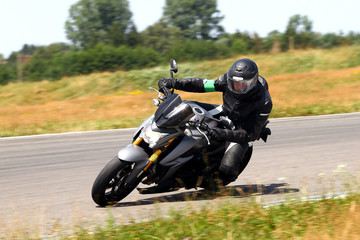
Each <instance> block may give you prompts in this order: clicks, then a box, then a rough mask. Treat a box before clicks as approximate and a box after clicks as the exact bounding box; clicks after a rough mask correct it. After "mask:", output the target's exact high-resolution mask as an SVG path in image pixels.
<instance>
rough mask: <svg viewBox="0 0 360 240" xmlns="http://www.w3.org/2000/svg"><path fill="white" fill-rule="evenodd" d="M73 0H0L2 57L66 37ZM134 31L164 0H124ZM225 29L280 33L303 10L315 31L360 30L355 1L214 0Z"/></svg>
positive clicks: (155, 16)
mask: <svg viewBox="0 0 360 240" xmlns="http://www.w3.org/2000/svg"><path fill="white" fill-rule="evenodd" d="M76 2H78V0H31V1H30V0H0V29H1V31H0V33H1V35H0V54H2V55H3V56H5V57H8V56H9V54H10V53H11V52H12V51H18V50H20V49H21V48H22V46H23V45H24V44H34V45H49V44H51V43H55V42H69V40H67V38H66V34H65V29H64V24H65V21H66V19H67V17H68V16H69V8H70V6H71V5H72V4H74V3H76ZM129 2H130V10H131V11H132V13H133V20H134V22H135V24H136V26H137V29H138V31H142V30H144V29H145V28H146V27H147V26H149V25H151V24H153V23H155V22H156V21H157V20H159V18H160V17H161V15H162V11H163V7H164V5H165V0H129ZM217 2H218V9H219V10H220V12H221V13H222V14H223V15H224V16H225V18H224V20H223V21H222V22H221V25H222V26H224V27H225V30H226V32H229V33H233V32H235V31H236V30H240V31H248V32H250V33H253V32H257V33H258V34H259V35H260V36H262V37H265V36H266V35H267V34H268V33H269V32H271V31H272V30H278V31H280V32H284V31H285V28H286V25H287V22H288V20H289V18H290V17H291V16H293V15H295V14H300V15H306V16H308V17H309V19H310V20H312V21H313V30H314V31H315V32H321V33H329V32H333V33H339V32H340V31H342V32H344V33H345V34H347V33H348V32H349V31H355V32H360V14H359V13H358V12H359V9H360V1H359V0H342V1H338V0H301V1H299V0H271V1H270V0H251V1H249V0H246V1H245V0H218V1H217Z"/></svg>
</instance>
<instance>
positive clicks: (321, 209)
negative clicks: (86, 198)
mask: <svg viewBox="0 0 360 240" xmlns="http://www.w3.org/2000/svg"><path fill="white" fill-rule="evenodd" d="M359 221H360V194H359V193H353V194H351V195H349V196H347V197H343V198H341V197H338V198H330V199H326V198H323V199H322V200H319V201H313V202H309V201H307V202H303V201H299V200H293V201H287V202H285V203H281V204H277V205H272V206H267V205H264V204H259V203H257V202H256V201H248V200H244V201H233V200H229V201H227V202H226V204H222V205H221V206H218V207H216V208H209V207H204V208H202V209H200V210H196V211H188V212H187V213H184V212H179V211H171V212H170V216H169V217H168V218H158V219H154V220H152V221H149V222H142V223H132V224H128V225H116V223H115V222H116V221H115V219H114V218H113V217H112V216H111V215H110V216H109V218H108V220H107V222H106V224H105V225H104V226H98V227H95V228H91V229H88V228H84V227H82V226H77V227H75V230H74V233H72V234H71V235H67V236H65V235H61V234H59V235H58V236H57V237H58V238H60V239H77V240H81V239H169V240H170V239H187V240H190V239H191V240H193V239H229V240H230V239H358V237H359V236H360V228H359V227H358V223H359Z"/></svg>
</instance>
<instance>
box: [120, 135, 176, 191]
mask: <svg viewBox="0 0 360 240" xmlns="http://www.w3.org/2000/svg"><path fill="white" fill-rule="evenodd" d="M174 140H175V138H172V139H170V140H169V141H168V143H167V144H166V145H165V146H164V148H165V149H166V148H168V147H169V145H170V144H171V143H172V142H173V141H174ZM143 141H144V139H143V138H137V139H136V140H135V141H134V142H133V143H132V144H129V145H128V146H127V147H125V148H123V149H121V150H120V151H119V153H118V157H119V159H121V160H123V161H126V162H131V163H135V166H134V168H133V170H132V171H131V173H130V175H129V176H128V177H127V178H126V180H125V182H126V184H130V185H132V184H137V183H138V180H139V179H143V178H144V177H145V176H146V175H148V174H149V172H148V169H149V168H150V166H151V165H152V164H153V163H154V162H155V161H156V160H157V159H158V157H159V156H160V155H161V154H162V153H163V150H164V149H163V150H161V149H157V150H156V151H155V152H154V153H153V154H152V155H151V156H150V157H148V156H149V155H147V154H146V153H145V151H144V149H143V148H142V147H141V146H140V144H141V143H142V142H143Z"/></svg>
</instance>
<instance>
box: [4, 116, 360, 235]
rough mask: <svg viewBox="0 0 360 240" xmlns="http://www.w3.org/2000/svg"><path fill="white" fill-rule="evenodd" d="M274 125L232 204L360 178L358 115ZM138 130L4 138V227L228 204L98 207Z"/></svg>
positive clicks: (155, 198) (193, 194)
mask: <svg viewBox="0 0 360 240" xmlns="http://www.w3.org/2000/svg"><path fill="white" fill-rule="evenodd" d="M269 127H270V128H271V130H272V133H273V134H272V135H271V136H270V137H269V141H268V143H267V144H264V143H263V142H256V143H255V146H254V154H253V157H252V159H251V161H250V163H249V165H248V167H247V168H246V169H245V171H244V172H243V173H242V174H241V175H240V177H239V178H238V179H237V181H236V182H235V183H233V184H232V186H233V188H234V189H237V190H236V191H234V193H233V196H232V197H230V198H231V199H233V200H234V199H236V200H242V201H243V200H244V199H245V200H246V199H249V197H247V196H244V193H245V194H246V193H250V192H252V193H258V195H259V196H261V198H262V199H263V200H264V199H265V200H266V201H267V200H268V201H270V199H276V198H279V197H281V198H282V199H284V196H285V195H286V196H301V197H306V196H313V195H318V194H323V193H327V192H329V191H334V192H341V191H344V188H343V183H344V182H345V181H346V182H345V183H349V182H350V183H351V182H352V181H354V180H353V179H352V178H350V177H351V176H353V175H356V174H357V176H359V172H360V161H359V160H360V159H359V156H360V113H353V114H341V115H340V114H339V115H328V116H317V117H299V118H283V119H271V122H270V124H269ZM133 132H134V129H124V130H108V131H95V132H82V133H68V134H49V135H39V136H25V137H13V138H0V193H1V194H0V214H1V217H0V225H3V226H9V224H10V225H11V224H14V223H17V222H19V221H20V222H21V221H22V222H24V221H25V222H27V223H29V224H30V225H31V224H38V225H41V226H42V228H44V229H43V231H46V229H45V228H46V227H47V226H50V225H51V224H53V223H54V222H60V224H62V225H64V226H65V225H66V224H70V225H71V224H79V223H81V224H83V223H89V224H92V223H95V224H103V223H104V222H103V221H104V219H106V218H107V216H108V214H109V211H110V213H111V214H112V215H113V216H114V217H115V218H116V221H117V222H118V223H120V224H121V223H126V222H128V221H130V220H140V221H141V220H149V219H153V218H154V216H157V215H159V214H165V215H166V214H167V212H168V210H169V209H170V208H173V209H181V208H189V207H194V208H196V207H197V206H204V205H208V204H218V203H219V202H221V201H226V199H229V197H225V198H224V197H214V198H213V199H210V200H209V199H208V200H206V199H205V197H204V194H203V192H202V191H200V190H199V191H196V190H194V189H193V190H187V191H182V192H174V193H166V194H160V195H159V194H157V195H140V194H139V193H138V192H137V191H136V190H135V191H133V192H132V193H131V194H130V195H129V196H128V197H126V198H125V199H124V200H123V201H121V202H120V203H119V204H118V205H116V206H115V207H113V208H111V209H110V210H108V209H106V208H100V207H97V206H96V205H95V204H94V203H93V201H92V199H91V193H90V192H91V187H92V183H93V181H94V179H95V177H96V176H97V174H98V173H99V171H100V170H101V169H102V168H103V167H104V166H105V164H106V163H107V162H108V161H110V160H111V159H112V158H113V156H115V155H116V154H117V151H118V150H119V149H120V148H122V147H124V146H126V145H127V144H129V143H130V139H131V137H132V134H133ZM334 170H335V172H334ZM339 170H342V171H347V173H342V172H339ZM336 175H338V176H336ZM284 183H286V185H285V184H284ZM240 189H241V190H240ZM261 194H262V195H261ZM189 199H191V200H190V201H186V200H189Z"/></svg>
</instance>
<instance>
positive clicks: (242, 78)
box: [227, 58, 259, 94]
mask: <svg viewBox="0 0 360 240" xmlns="http://www.w3.org/2000/svg"><path fill="white" fill-rule="evenodd" d="M258 76H259V71H258V68H257V66H256V63H255V62H254V61H252V60H250V59H247V58H243V59H240V60H237V61H236V62H234V63H233V65H231V67H230V69H229V71H228V72H227V84H228V87H229V89H230V90H231V91H232V92H234V93H236V94H246V93H247V92H249V91H250V90H251V89H253V88H254V87H255V86H256V83H257V81H258Z"/></svg>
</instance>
